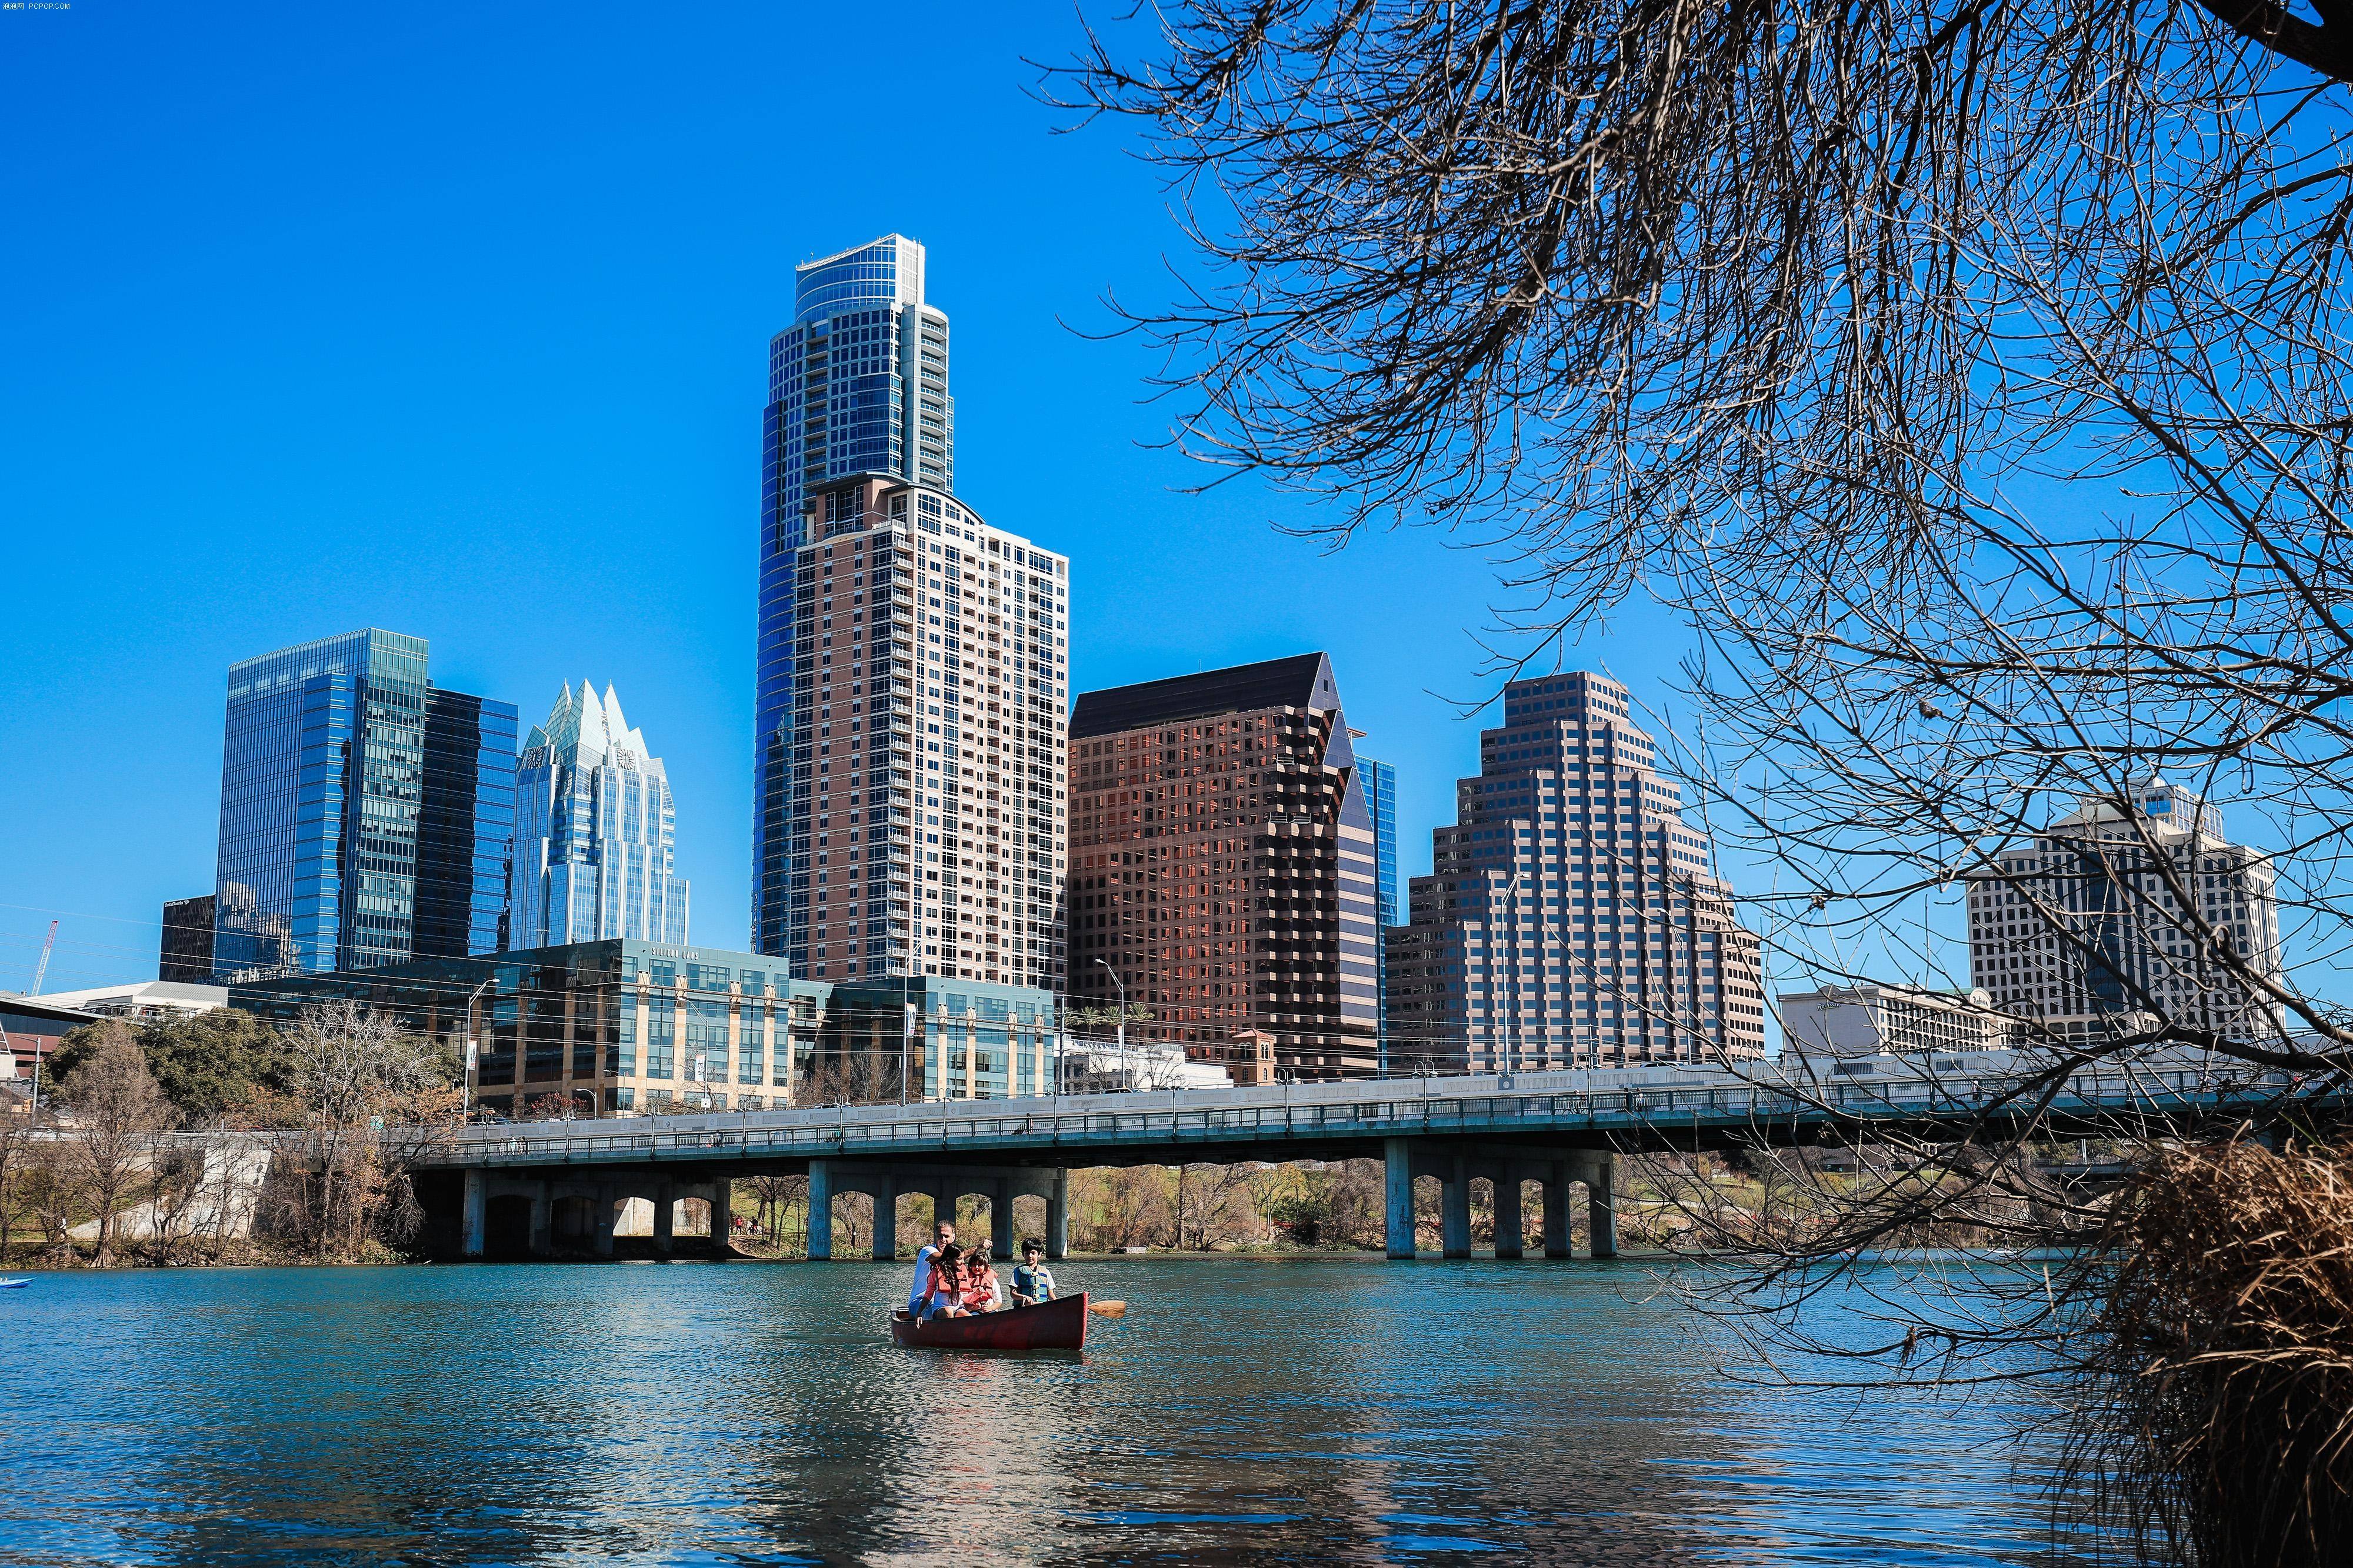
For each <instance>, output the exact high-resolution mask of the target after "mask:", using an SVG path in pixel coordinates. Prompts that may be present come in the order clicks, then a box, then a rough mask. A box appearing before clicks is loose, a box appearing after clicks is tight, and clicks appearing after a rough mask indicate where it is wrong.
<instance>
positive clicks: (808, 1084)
mask: <svg viewBox="0 0 2353 1568" xmlns="http://www.w3.org/2000/svg"><path fill="white" fill-rule="evenodd" d="M918 1087H920V1086H918ZM905 1089H906V1084H905V1080H903V1079H902V1078H901V1077H900V1068H899V1054H898V1051H897V1050H896V1049H895V1048H894V1049H892V1050H891V1051H889V1052H883V1051H879V1050H849V1051H835V1052H830V1053H828V1054H826V1055H823V1056H820V1057H818V1058H815V1059H813V1060H812V1061H811V1062H810V1064H809V1068H808V1070H807V1072H805V1073H803V1074H802V1075H801V1079H800V1082H799V1083H798V1085H797V1086H796V1089H795V1096H794V1098H795V1099H796V1100H798V1102H799V1103H801V1104H803V1105H881V1104H885V1103H895V1102H896V1101H897V1100H898V1099H899V1097H900V1095H901V1094H902V1092H904V1091H905Z"/></svg>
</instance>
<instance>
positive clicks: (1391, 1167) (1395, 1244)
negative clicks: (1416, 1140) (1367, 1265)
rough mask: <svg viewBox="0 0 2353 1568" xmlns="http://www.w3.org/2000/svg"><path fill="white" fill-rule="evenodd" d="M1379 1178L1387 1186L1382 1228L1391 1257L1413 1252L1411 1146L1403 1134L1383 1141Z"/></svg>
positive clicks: (1404, 1255)
mask: <svg viewBox="0 0 2353 1568" xmlns="http://www.w3.org/2000/svg"><path fill="white" fill-rule="evenodd" d="M1381 1180H1382V1185H1383V1186H1384V1187H1386V1188H1387V1189H1388V1204H1387V1205H1385V1209H1386V1212H1385V1215H1384V1225H1383V1230H1384V1232H1385V1234H1386V1238H1387V1240H1388V1254H1389V1256H1390V1257H1391V1258H1411V1257H1412V1256H1413V1146H1412V1144H1411V1143H1409V1142H1408V1141H1407V1140H1405V1139H1403V1138H1390V1139H1386V1140H1384V1141H1383V1143H1382V1149H1381Z"/></svg>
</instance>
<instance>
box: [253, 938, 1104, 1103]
mask: <svg viewBox="0 0 2353 1568" xmlns="http://www.w3.org/2000/svg"><path fill="white" fill-rule="evenodd" d="M346 997H347V998H351V999H353V1000H356V1001H360V1002H363V1003H365V1004H366V1005H369V1006H371V1007H374V1008H375V1009H377V1010H378V1011H381V1012H384V1013H386V1014H389V1015H390V1016H393V1017H394V1018H396V1019H397V1020H398V1021H399V1022H400V1024H401V1025H402V1026H404V1027H406V1028H409V1029H412V1030H415V1031H417V1033H419V1034H423V1035H426V1036H428V1037H432V1038H434V1039H438V1040H444V1041H446V1042H448V1045H449V1047H450V1048H451V1050H452V1052H453V1054H456V1055H459V1056H460V1057H461V1058H462V1054H463V1051H464V1047H465V1043H466V1041H468V1040H469V1039H471V1040H473V1041H475V1042H476V1043H477V1046H478V1047H479V1050H478V1055H477V1058H476V1061H477V1068H476V1071H475V1073H474V1075H473V1081H472V1092H473V1097H474V1100H475V1102H476V1103H477V1104H478V1105H479V1106H480V1109H481V1110H484V1111H485V1112H488V1113H490V1114H492V1115H512V1116H543V1115H559V1114H566V1113H568V1114H573V1115H588V1116H600V1115H601V1116H609V1115H616V1114H626V1113H630V1112H635V1111H642V1110H673V1111H696V1110H780V1109H783V1108H784V1107H786V1106H788V1105H790V1104H792V1103H793V1100H794V1095H795V1092H796V1088H797V1085H798V1084H799V1083H800V1082H801V1080H802V1079H804V1078H805V1077H806V1076H807V1073H808V1072H809V1071H810V1070H811V1068H813V1067H816V1066H818V1065H819V1064H821V1063H826V1062H830V1063H831V1064H833V1065H834V1066H835V1067H836V1068H840V1067H842V1066H843V1065H845V1064H846V1063H848V1061H849V1058H858V1057H867V1058H877V1059H879V1061H880V1062H881V1064H885V1065H883V1066H881V1068H877V1067H876V1066H875V1063H874V1062H871V1061H870V1062H869V1063H868V1064H866V1065H867V1068H868V1070H866V1071H864V1072H861V1073H858V1074H856V1075H853V1076H855V1077H857V1078H859V1079H862V1080H863V1081H865V1082H866V1083H868V1084H870V1085H877V1086H882V1087H883V1088H884V1089H885V1091H886V1097H887V1089H888V1088H889V1087H890V1086H891V1085H892V1084H895V1082H896V1081H897V1080H898V1079H899V1077H900V1074H899V1059H900V1053H901V1050H902V1045H903V1044H905V1043H907V1042H909V1041H910V1040H911V1039H912V1041H913V1045H914V1047H915V1049H914V1053H913V1055H912V1056H911V1057H910V1058H908V1059H907V1064H906V1072H905V1083H906V1086H907V1094H908V1096H909V1098H911V1099H934V1100H938V1099H947V1100H961V1099H973V1100H999V1099H1004V1098H1007V1097H1008V1096H1012V1095H1034V1094H1043V1093H1048V1092H1050V1090H1051V1088H1052V1065H1051V1064H1052V1062H1053V1059H1054V1058H1053V1046H1054V1040H1055V1036H1056V1030H1057V1027H1058V1025H1059V1018H1058V1015H1057V1012H1056V1008H1055V1003H1054V998H1053V997H1052V996H1051V995H1050V994H1047V993H1044V992H1040V991H1035V990H1031V989H1029V988H1027V987H1023V986H1015V985H991V984H973V983H969V982H961V981H947V980H944V979H932V980H924V979H920V978H909V979H902V980H891V981H884V982H881V983H872V984H849V985H832V984H827V983H825V982H823V981H804V980H789V979H786V977H785V976H784V975H783V974H782V973H778V972H777V970H776V966H775V965H774V964H773V963H771V962H770V961H768V960H765V959H763V958H761V957H758V956H756V955H754V954H752V953H748V952H719V951H716V950H713V949H708V948H688V947H676V946H668V945H661V944H654V943H647V942H622V941H608V942H574V943H570V944H566V945H564V946H558V947H547V948H540V949H536V950H532V951H525V952H504V953H499V954H494V955H491V956H489V957H483V958H472V959H442V960H433V961H428V962H422V963H407V964H401V965H396V966H391V967H387V968H383V969H376V970H371V971H367V972H364V973H327V974H300V975H280V976H276V977H271V978H266V979H259V980H253V981H248V982H245V983H242V984H236V985H232V986H231V987H230V992H229V1004H230V1005H231V1006H234V1007H237V1008H240V1009H242V1010H244V1011H247V1012H250V1013H254V1014H257V1015H259V1016H263V1017H266V1018H270V1019H276V1020H280V1021H283V1020H290V1019H293V1018H296V1017H298V1016H301V1012H302V1009H303V1008H305V1007H307V1006H310V1005H313V1004H315V1003H318V1002H321V1001H324V1000H328V999H332V998H346ZM911 1007H912V1008H913V1010H914V1014H915V1017H916V1019H917V1020H918V1023H917V1026H916V1027H915V1029H914V1030H913V1033H912V1035H911V1033H910V1031H909V1028H908V1025H907V1015H908V1009H909V1008H911Z"/></svg>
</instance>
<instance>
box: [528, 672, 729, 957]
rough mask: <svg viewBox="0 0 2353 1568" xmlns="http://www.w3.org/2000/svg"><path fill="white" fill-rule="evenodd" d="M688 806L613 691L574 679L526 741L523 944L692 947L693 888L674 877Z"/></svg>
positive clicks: (542, 945)
mask: <svg viewBox="0 0 2353 1568" xmlns="http://www.w3.org/2000/svg"><path fill="white" fill-rule="evenodd" d="M677 839H678V808H677V806H676V805H675V803H674V802H673V801H672V800H671V799H670V774H669V771H668V770H667V769H665V768H664V767H663V766H662V760H661V759H660V758H659V757H657V756H654V755H653V754H651V753H650V752H649V751H648V750H647V749H646V737H645V732H644V731H640V730H632V729H630V728H629V724H628V720H626V719H624V718H622V717H621V702H620V699H619V698H617V696H615V695H614V693H613V689H612V688H611V687H609V686H607V688H606V689H605V695H604V696H603V697H601V698H599V697H598V696H597V695H596V689H594V688H593V687H591V686H590V685H589V684H588V683H587V682H586V681H585V680H584V681H582V682H581V683H580V690H579V692H578V693H577V694H576V695H575V693H574V691H573V689H572V688H571V687H570V686H569V685H567V686H565V689H564V694H563V695H562V696H561V697H558V698H557V699H556V700H555V707H554V710H553V711H551V712H550V713H549V714H548V716H547V721H546V722H545V723H543V724H540V725H537V726H535V727H533V730H532V732H531V733H530V735H529V736H527V737H526V738H525V739H524V741H523V749H522V765H521V767H520V768H519V770H518V771H517V774H516V787H515V876H514V922H513V932H512V939H513V945H514V946H515V947H517V948H523V949H529V948H540V947H562V946H564V945H565V943H567V942H597V941H602V940H605V939H607V938H611V937H622V938H627V939H628V940H631V941H636V942H668V943H670V944H671V945H673V946H683V945H685V943H686V942H687V934H686V923H687V922H686V917H687V885H686V882H685V880H684V879H681V878H680V877H678V876H676V875H674V871H675V866H674V856H675V853H676V846H677Z"/></svg>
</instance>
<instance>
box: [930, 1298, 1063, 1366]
mask: <svg viewBox="0 0 2353 1568" xmlns="http://www.w3.org/2000/svg"><path fill="white" fill-rule="evenodd" d="M891 1338H892V1342H894V1343H897V1344H902V1345H933V1346H936V1347H938V1348H940V1349H942V1350H960V1351H1075V1350H1084V1349H1085V1348H1086V1343H1087V1296H1086V1292H1085V1291H1083V1290H1082V1291H1080V1292H1079V1293H1078V1294H1077V1295H1075V1296H1058V1297H1056V1298H1055V1299H1054V1300H1051V1301H1040V1302H1039V1304H1038V1305H1036V1306H1034V1307H1009V1308H1008V1309H1006V1310H1004V1311H1002V1312H976V1313H974V1314H973V1315H972V1316H971V1317H969V1318H934V1319H933V1320H932V1321H929V1322H927V1323H919V1322H917V1321H915V1320H914V1319H913V1318H911V1317H909V1316H908V1315H907V1314H906V1313H904V1312H895V1313H893V1314H892V1317H891Z"/></svg>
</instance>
